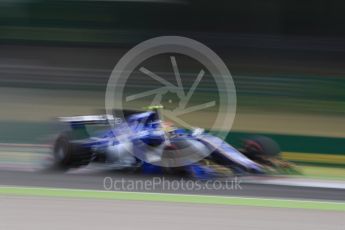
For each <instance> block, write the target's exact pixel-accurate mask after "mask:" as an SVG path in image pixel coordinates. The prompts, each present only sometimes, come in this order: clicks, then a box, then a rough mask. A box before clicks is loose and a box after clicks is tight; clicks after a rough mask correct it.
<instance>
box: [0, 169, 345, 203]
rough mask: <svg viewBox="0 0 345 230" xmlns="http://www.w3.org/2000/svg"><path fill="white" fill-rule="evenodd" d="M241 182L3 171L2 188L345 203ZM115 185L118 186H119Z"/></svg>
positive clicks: (322, 193) (315, 191)
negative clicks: (16, 187) (152, 193)
mask: <svg viewBox="0 0 345 230" xmlns="http://www.w3.org/2000/svg"><path fill="white" fill-rule="evenodd" d="M105 178H111V180H108V181H107V182H106V184H105ZM238 180H240V183H238V184H239V186H236V184H235V183H234V186H232V185H231V181H230V182H224V181H218V182H216V183H215V184H213V182H209V183H208V184H207V185H206V184H205V183H206V182H201V181H189V180H188V179H184V180H181V178H171V177H162V176H159V177H158V176H154V175H146V176H142V175H139V174H132V173H130V174H129V173H119V172H80V173H68V174H62V173H57V172H51V171H39V172H19V171H0V185H10V186H28V187H51V188H73V189H94V190H106V189H108V190H109V188H110V190H112V191H135V192H154V193H155V192H157V193H160V192H163V193H178V194H203V195H221V196H245V197H272V198H297V199H313V200H334V201H344V200H345V194H344V190H343V189H330V188H313V187H301V186H299V187H295V186H282V185H267V184H255V183H253V182H250V183H248V182H246V181H245V178H239V179H238ZM109 181H111V182H109ZM122 181H124V182H122ZM147 181H155V182H154V183H155V185H150V186H148V187H145V186H143V185H142V184H145V183H147ZM115 182H116V183H117V184H116V186H115ZM219 182H222V184H223V186H222V185H220V183H219ZM110 183H112V184H110ZM192 183H193V184H192ZM225 183H228V186H225ZM138 184H139V185H138ZM177 184H178V185H177ZM133 186H134V187H133ZM200 188H201V189H200Z"/></svg>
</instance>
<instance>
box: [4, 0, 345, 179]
mask: <svg viewBox="0 0 345 230" xmlns="http://www.w3.org/2000/svg"><path fill="white" fill-rule="evenodd" d="M344 12H345V2H344V1H342V0H331V1H329V0H328V1H326V0H304V1H297V0H241V1H232V0H213V1H207V0H147V1H146V0H128V1H125V0H123V1H120V0H104V1H101V0H64V1H62V0H61V1H56V0H0V108H1V109H0V142H1V143H16V144H18V143H20V144H42V143H45V139H44V137H46V136H47V135H49V134H50V129H49V127H50V122H51V119H52V118H55V117H58V116H70V115H83V114H89V113H93V112H94V111H95V109H102V108H104V93H105V87H106V83H107V81H108V78H109V76H110V73H111V71H112V69H113V68H114V65H115V64H116V63H117V61H118V60H119V59H120V58H121V57H122V55H123V54H124V53H126V52H127V51H128V50H129V49H130V48H132V47H133V46H134V45H136V44H138V43H140V42H142V41H144V40H146V39H149V38H153V37H156V36H162V35H178V36H186V37H189V38H192V39H195V40H197V41H200V42H202V43H204V44H205V45H207V46H208V47H210V48H211V49H212V50H214V51H215V52H216V53H217V54H218V55H219V56H220V57H221V58H222V59H223V60H224V62H225V63H226V64H227V66H228V68H229V70H230V72H231V74H232V76H233V78H234V81H235V85H236V89H237V99H238V107H237V109H238V111H237V115H236V119H235V122H234V125H233V131H232V132H231V133H230V135H229V136H228V141H229V142H234V144H235V145H236V141H237V140H239V139H241V138H242V137H244V136H246V135H250V134H265V135H267V136H270V137H272V138H273V139H275V140H276V141H277V142H278V143H279V144H280V145H281V148H282V151H283V156H284V157H285V158H286V159H288V160H291V161H294V162H297V163H300V164H305V165H309V166H313V167H309V168H308V167H306V168H305V170H307V171H308V170H309V171H308V172H309V173H311V174H312V175H317V176H320V175H319V174H320V168H319V167H320V166H322V167H328V171H327V173H328V174H329V175H331V176H332V177H337V178H343V175H342V173H343V172H344V171H342V169H343V168H344V166H345V156H344V154H345V145H344V143H345V139H344V138H345V26H344V25H345V14H344ZM186 66H187V67H186V68H185V69H184V71H188V63H187V64H186ZM163 71H164V70H163ZM143 84H144V85H145V82H144V83H143ZM209 93H211V94H212V92H209ZM321 174H322V173H321ZM322 175H324V174H322Z"/></svg>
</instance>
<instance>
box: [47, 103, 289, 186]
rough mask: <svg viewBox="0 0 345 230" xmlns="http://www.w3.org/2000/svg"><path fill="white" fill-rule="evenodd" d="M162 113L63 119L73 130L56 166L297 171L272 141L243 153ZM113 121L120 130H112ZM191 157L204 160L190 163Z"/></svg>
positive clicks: (57, 148)
mask: <svg viewBox="0 0 345 230" xmlns="http://www.w3.org/2000/svg"><path fill="white" fill-rule="evenodd" d="M159 109H160V107H159V106H154V107H151V108H149V109H148V111H140V112H138V111H128V110H123V111H121V113H122V114H123V119H119V118H114V117H113V116H107V115H100V116H98V115H97V116H77V117H62V118H60V119H59V120H60V122H62V123H64V124H67V126H68V128H69V130H68V131H64V132H61V133H60V134H59V135H58V137H57V138H56V140H55V142H54V145H53V157H54V164H55V166H56V167H57V168H59V169H62V170H68V169H70V168H77V167H81V166H86V165H88V164H89V163H91V162H100V163H104V164H105V166H106V167H110V168H113V169H131V170H133V169H134V170H137V171H141V172H151V173H153V172H155V173H157V172H158V173H162V172H168V173H173V174H176V173H179V174H180V173H182V174H187V175H190V176H193V177H194V178H200V179H201V178H212V177H217V176H226V175H248V174H265V173H267V172H272V171H274V170H276V169H281V168H293V166H292V165H290V164H289V163H288V162H285V161H282V160H281V159H280V158H279V152H280V150H279V147H278V145H277V144H276V143H275V142H274V141H272V140H271V139H269V138H265V137H258V138H256V139H249V140H246V141H245V145H244V149H243V150H237V149H235V148H234V147H232V146H231V145H229V144H228V143H226V142H225V141H223V140H221V139H220V138H218V137H216V136H213V135H211V134H209V133H206V132H204V131H203V130H201V129H195V130H192V131H189V130H185V129H180V128H176V127H174V126H173V125H171V124H167V122H164V121H163V120H162V118H161V116H160V112H159ZM114 121H116V126H115V127H111V126H109V123H108V122H114ZM184 156H186V157H184ZM188 156H192V157H193V158H196V159H199V160H198V161H197V162H189V160H190V158H189V157H188ZM278 171H279V170H278Z"/></svg>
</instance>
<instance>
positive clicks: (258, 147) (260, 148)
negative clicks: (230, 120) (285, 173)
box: [244, 136, 280, 157]
mask: <svg viewBox="0 0 345 230" xmlns="http://www.w3.org/2000/svg"><path fill="white" fill-rule="evenodd" d="M244 151H245V153H247V154H250V155H260V156H267V157H279V155H280V147H279V144H278V143H277V142H275V141H274V140H272V139H271V138H269V137H265V136H253V137H250V138H247V139H246V140H245V142H244Z"/></svg>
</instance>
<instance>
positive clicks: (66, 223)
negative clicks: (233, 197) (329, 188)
mask: <svg viewBox="0 0 345 230" xmlns="http://www.w3.org/2000/svg"><path fill="white" fill-rule="evenodd" d="M0 202H1V207H2V208H1V209H0V216H1V222H0V228H1V229H16V230H17V229H18V230H19V229H25V230H30V229H51V230H54V229H84V230H85V229H117V228H120V229H167V230H170V229H227V230H228V229H272V230H273V229H274V230H275V229H283V230H285V229H289V230H290V229H294V230H305V229H313V230H317V229H330V230H331V229H339V230H340V229H343V226H344V219H343V215H344V213H343V212H337V211H320V210H304V209H284V208H266V207H265V208H264V207H245V206H222V205H203V204H186V203H165V202H146V201H140V202H138V201H135V202H134V201H117V200H94V199H65V198H47V197H18V196H0Z"/></svg>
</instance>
